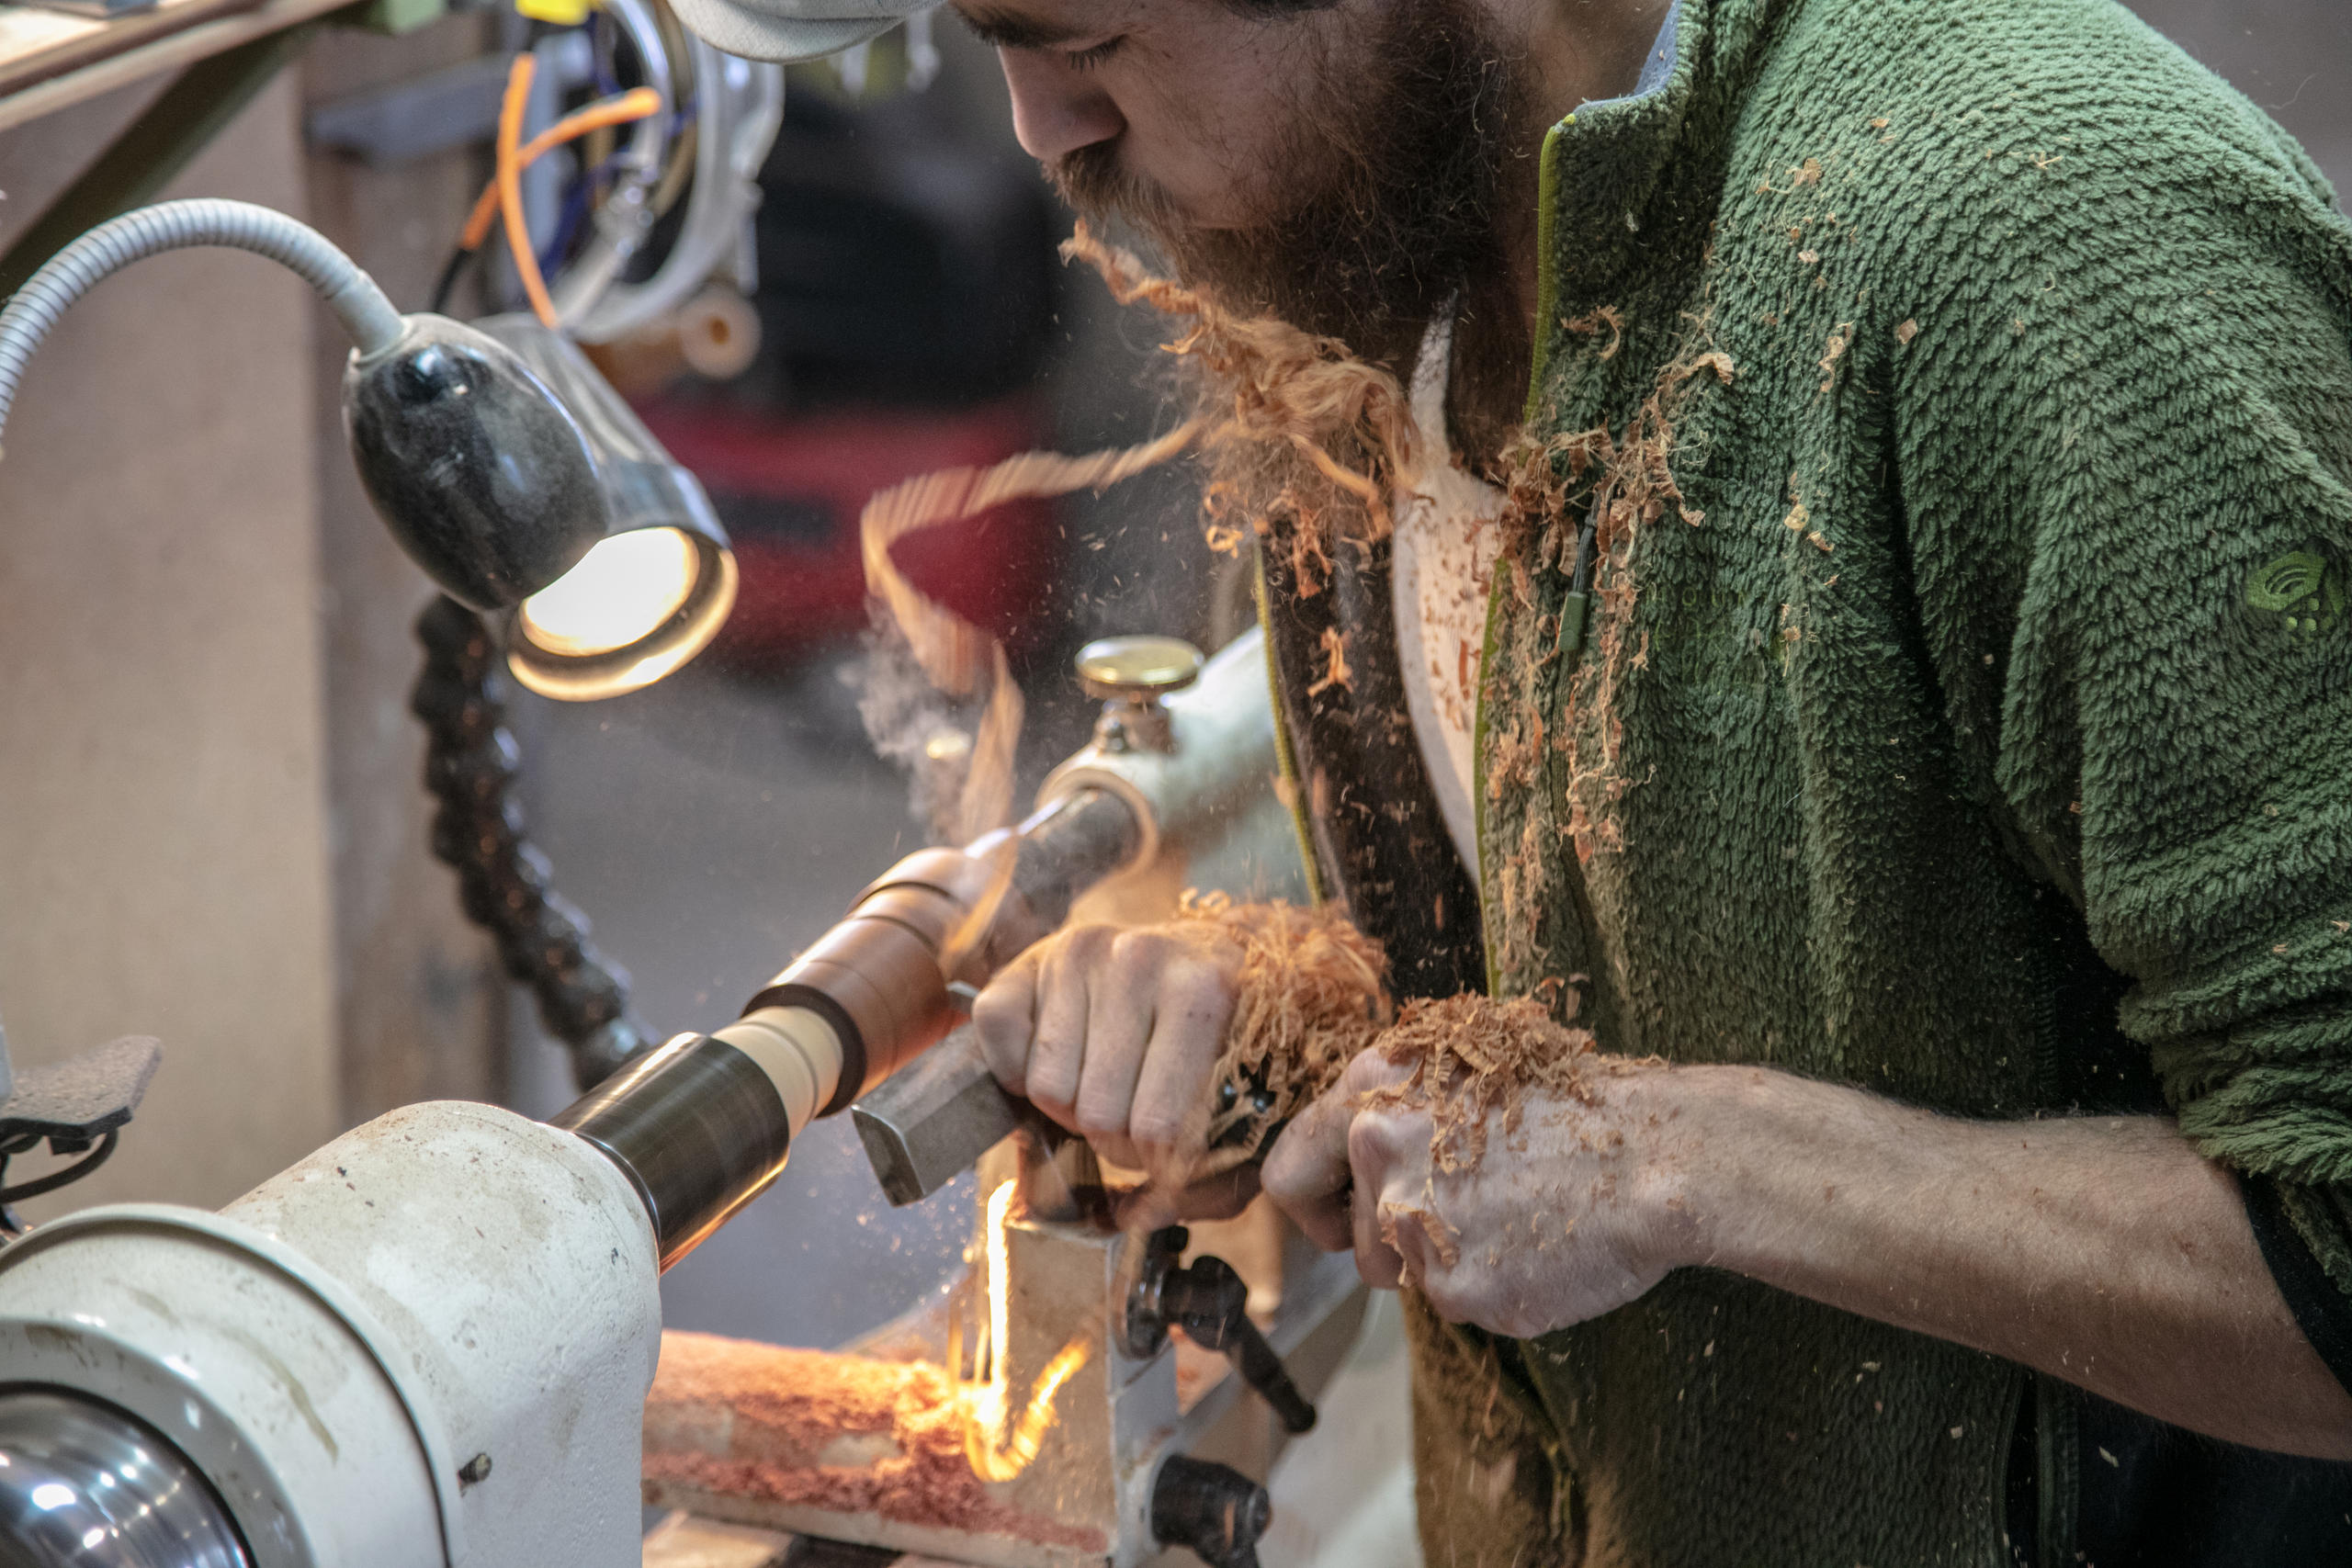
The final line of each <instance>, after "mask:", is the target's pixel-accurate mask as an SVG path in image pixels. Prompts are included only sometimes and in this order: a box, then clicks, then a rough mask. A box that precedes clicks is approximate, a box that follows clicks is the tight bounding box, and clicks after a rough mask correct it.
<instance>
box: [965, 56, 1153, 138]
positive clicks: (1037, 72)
mask: <svg viewBox="0 0 2352 1568" xmlns="http://www.w3.org/2000/svg"><path fill="white" fill-rule="evenodd" d="M997 59H998V60H1000V61H1001V62H1003V65H1004V85H1006V86H1007V87H1009V88H1011V89H1012V133H1013V134H1014V135H1015V136H1017V137H1019V138H1020V139H1021V146H1022V149H1023V151H1024V152H1027V153H1028V154H1029V155H1030V156H1031V157H1033V158H1035V159H1036V160H1037V161H1038V162H1039V163H1042V164H1051V163H1053V162H1055V161H1056V160H1057V159H1060V158H1064V157H1067V156H1069V154H1070V153H1072V152H1077V151H1078V150H1079V149H1080V148H1081V147H1091V146H1092V145H1093V144H1094V143H1096V142H1098V141H1110V140H1112V139H1113V138H1114V137H1115V136H1117V135H1118V134H1119V133H1120V132H1121V131H1123V130H1125V129H1126V127H1127V122H1126V120H1125V118H1123V117H1122V116H1121V115H1120V113H1119V108H1118V106H1117V105H1116V104H1114V103H1113V102H1112V101H1111V96H1110V95H1109V94H1108V93H1105V92H1104V91H1103V89H1102V88H1101V87H1099V86H1098V85H1095V84H1094V83H1093V82H1091V81H1090V80H1088V79H1087V77H1086V76H1085V75H1084V74H1083V73H1080V72H1078V71H1075V70H1072V69H1071V68H1070V67H1069V66H1068V65H1065V64H1063V63H1061V62H1059V61H1057V60H1056V59H1054V58H1053V57H1052V56H1051V55H1050V54H1048V53H1046V51H1042V50H1030V49H1001V50H998V51H997Z"/></svg>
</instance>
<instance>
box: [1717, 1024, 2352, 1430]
mask: <svg viewBox="0 0 2352 1568" xmlns="http://www.w3.org/2000/svg"><path fill="white" fill-rule="evenodd" d="M1685 1075H1687V1077H1685ZM1676 1076H1677V1077H1684V1082H1683V1083H1682V1084H1680V1085H1679V1086H1678V1089H1679V1092H1678V1093H1677V1094H1675V1096H1674V1097H1673V1098H1674V1100H1676V1102H1677V1103H1678V1104H1679V1105H1680V1106H1682V1107H1683V1108H1684V1110H1683V1115H1682V1117H1680V1118H1679V1120H1681V1121H1682V1122H1683V1123H1684V1125H1683V1128H1682V1131H1683V1133H1684V1134H1685V1136H1684V1137H1683V1138H1682V1139H1679V1140H1677V1141H1678V1142H1679V1144H1680V1145H1681V1147H1682V1149H1683V1150H1684V1156H1683V1158H1682V1160H1681V1161H1680V1162H1679V1163H1680V1169H1679V1178H1678V1179H1677V1181H1676V1183H1675V1184H1676V1185H1677V1186H1679V1187H1680V1188H1681V1190H1682V1201H1683V1203H1684V1204H1685V1205H1686V1207H1687V1211H1688V1213H1689V1214H1690V1216H1691V1221H1692V1223H1693V1224H1694V1226H1695V1229H1696V1232H1697V1235H1696V1237H1695V1241H1696V1245H1697V1246H1698V1247H1699V1248H1700V1249H1701V1250H1702V1252H1703V1253H1704V1254H1705V1256H1703V1257H1702V1258H1700V1259H1698V1260H1699V1261H1703V1262H1706V1263H1709V1264H1712V1265H1713V1266H1715V1267H1719V1268H1725V1269H1734V1270H1736V1271H1737V1272H1739V1273H1742V1274H1747V1275H1749V1276H1751V1277H1753V1278H1755V1279H1758V1280H1764V1281H1765V1282H1767V1283H1770V1284H1774V1285H1778V1286H1780V1287H1781V1288H1782V1289H1784V1290H1788V1291H1792V1292H1796V1293H1797V1294H1800V1295H1804V1296H1809V1297H1811V1298H1813V1299H1814V1300H1815V1301H1820V1302H1825V1303H1828V1304H1830V1305H1833V1306H1838V1307H1841V1308H1844V1309H1846V1310H1847V1311H1849V1312H1855V1313H1860V1314H1864V1315H1866V1316H1870V1317H1873V1318H1877V1319H1879V1320H1881V1321H1883V1322H1887V1323H1893V1324H1897V1325H1901V1326H1904V1327H1906V1328H1912V1329H1917V1330H1918V1331H1919V1332H1921V1333H1925V1334H1932V1335H1935V1336H1937V1337H1940V1338H1945V1339H1951V1340H1956V1341H1958V1342H1960V1343H1962V1344H1964V1345H1970V1346H1973V1347H1975V1348H1979V1349H1983V1350H1986V1351H1990V1352H1992V1353H1993V1354H1995V1355H1999V1356H2005V1357H2007V1358H2008V1359H2012V1360H2016V1361H2021V1362H2024V1363H2025V1364H2026V1365H2028V1366H2031V1367H2035V1368H2038V1369H2039V1370H2041V1371H2045V1372H2049V1373H2051V1374H2052V1375H2054V1376H2057V1377H2061V1378H2064V1379H2065V1380H2067V1381H2068V1382H2074V1383H2076V1384H2078V1385H2080V1386H2081V1387H2084V1388H2086V1389H2088V1390H2090V1391H2091V1392H2092V1393H2098V1394H2100V1395H2102V1396H2103V1397H2105V1398H2108V1399H2111V1400H2114V1401H2115V1402H2117V1403H2118V1404H2124V1405H2128V1406H2130V1407H2131V1408H2133V1409H2135V1410H2139V1411H2143V1412H2144V1413H2146V1414H2148V1415H2151V1416H2156V1417H2158V1418H2159V1419H2162V1420H2165V1421H2169V1422H2172V1423H2174V1424H2175V1425H2177V1426H2181V1427H2188V1428H2190V1429H2192V1430H2195V1431H2199V1432H2203V1433H2206V1434H2208V1435H2210V1436H2212V1437H2217V1438H2227V1439H2229V1440H2231V1441H2233V1442H2240V1443H2246V1444H2250V1445H2254V1446H2256V1447H2261V1448H2269V1449H2278V1450H2287V1451H2290V1452H2296V1453H2304V1454H2312V1455H2317V1456H2320V1457H2324V1458H2330V1459H2347V1458H2352V1395H2347V1394H2346V1392H2345V1390H2344V1388H2343V1386H2342V1385H2341V1384H2340V1383H2338V1382H2337V1381H2336V1380H2335V1376H2334V1375H2333V1374H2332V1373H2331V1372H2330V1371H2328V1369H2327V1367H2326V1365H2325V1364H2324V1362H2322V1361H2321V1360H2320V1359H2319V1357H2318V1355H2317V1353H2316V1352H2314V1351H2313V1350H2312V1348H2311V1345H2310V1343H2309V1341H2308V1340H2306V1339H2305V1338H2304V1337H2303V1335H2302V1332H2301V1329H2300V1328H2298V1327H2297V1325H2296V1324H2295V1321H2294V1319H2293V1316H2292V1315H2291V1314H2290V1313H2289V1311H2288V1309H2287V1305H2286V1303H2285V1301H2284V1300H2283V1299H2282V1298H2281V1297H2280V1295H2279V1293H2278V1286H2277V1284H2276V1282H2275V1281H2274V1280H2272V1278H2271V1275H2270V1271H2269V1269H2267V1267H2266V1266H2265V1264H2264V1262H2263V1259H2262V1255H2261V1252H2260V1249H2259V1247H2258V1246H2257V1245H2256V1241H2255V1237H2254V1233H2253V1230H2252V1227H2251V1225H2250V1224H2248V1222H2247V1220H2246V1216H2245V1205H2244V1202H2243V1201H2242V1199H2241V1198H2240V1196H2239V1194H2238V1191H2237V1188H2236V1184H2235V1182H2234V1181H2233V1179H2232V1178H2231V1177H2230V1176H2229V1174H2228V1173H2227V1172H2225V1171H2223V1170H2222V1169H2221V1168H2218V1167H2216V1166H2214V1165H2213V1164H2212V1163H2211V1161H2209V1160H2207V1159H2205V1158H2204V1157H2202V1156H2199V1154H2198V1153H2197V1151H2196V1149H2195V1148H2194V1147H2192V1146H2191V1145H2189V1144H2188V1141H2187V1140H2185V1139H2183V1138H2182V1137H2181V1136H2180V1134H2178V1132H2177V1130H2175V1128H2174V1126H2173V1124H2172V1123H2171V1122H2169V1121H2166V1120H2165V1119H2162V1118H2158V1117H2134V1118H2127V1119H2111V1118H2110V1119H2098V1120H2089V1119H2073V1120H2051V1121H2039V1122H1961V1121H1954V1120H1952V1119H1950V1118H1947V1117H1940V1116H1936V1115H1933V1114H1930V1113H1928V1112H1926V1111H1915V1110H1912V1109H1909V1108H1907V1107H1904V1106H1900V1105H1896V1104H1894V1103H1893V1102H1892V1101H1889V1100H1881V1099H1878V1098H1876V1097H1874V1096H1871V1095H1869V1094H1866V1093H1864V1092H1862V1091H1860V1090H1857V1089H1845V1088H1842V1087H1839V1086H1836V1085H1830V1084H1820V1083H1815V1082H1811V1081H1809V1080H1805V1079H1801V1078H1796V1077H1790V1076H1788V1075H1786V1074H1782V1073H1777V1072H1770V1071H1764V1070H1759V1069H1754V1068H1747V1067H1694V1068H1686V1069H1679V1070H1678V1072H1677V1074H1676Z"/></svg>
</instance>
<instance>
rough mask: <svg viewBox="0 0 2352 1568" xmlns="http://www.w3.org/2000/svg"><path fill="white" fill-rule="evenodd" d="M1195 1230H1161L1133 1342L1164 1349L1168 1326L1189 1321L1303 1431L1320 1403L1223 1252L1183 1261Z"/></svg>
mask: <svg viewBox="0 0 2352 1568" xmlns="http://www.w3.org/2000/svg"><path fill="white" fill-rule="evenodd" d="M1188 1239H1189V1238H1188V1235H1187V1234H1186V1232H1185V1230H1184V1227H1183V1226H1182V1225H1170V1226H1169V1227H1168V1228H1167V1229H1165V1230H1161V1231H1156V1232H1154V1233H1153V1234H1152V1235H1151V1237H1150V1239H1149V1241H1148V1243H1147V1244H1146V1245H1147V1247H1148V1250H1147V1251H1146V1253H1145V1257H1144V1266H1143V1269H1141V1271H1140V1272H1139V1273H1138V1274H1137V1276H1136V1283H1135V1288H1134V1290H1133V1292H1131V1293H1130V1294H1129V1296H1128V1298H1127V1323H1126V1330H1127V1334H1126V1337H1127V1349H1128V1350H1129V1352H1131V1353H1132V1354H1134V1355H1137V1356H1152V1355H1157V1354H1158V1353H1159V1348H1160V1346H1161V1345H1163V1344H1165V1343H1166V1342H1167V1338H1168V1330H1169V1329H1170V1328H1171V1327H1174V1328H1181V1329H1182V1330H1183V1331H1184V1335H1185V1337H1187V1338H1189V1339H1191V1340H1192V1341H1193V1343H1194V1344H1196V1345H1199V1346H1200V1347H1201V1348H1204V1349H1208V1350H1216V1351H1221V1352H1223V1353H1224V1355H1225V1356H1226V1358H1227V1359H1228V1360H1230V1361H1231V1362H1232V1363H1233V1369H1234V1371H1237V1372H1238V1373H1239V1374H1240V1375H1241V1381H1242V1382H1246V1383H1248V1384H1249V1385H1250V1387H1251V1388H1254V1389H1256V1390H1257V1391H1258V1393H1260V1394H1261V1396H1262V1397H1263V1398H1264V1399H1265V1401H1266V1403H1267V1404H1270V1405H1272V1406H1273V1410H1274V1414H1275V1415H1276V1416H1280V1417H1281V1418H1282V1424H1283V1430H1285V1431H1287V1432H1289V1433H1291V1434H1292V1435H1294V1436H1295V1435H1297V1434H1298V1433H1301V1432H1305V1431H1308V1430H1310V1429H1312V1428H1313V1427H1314V1425H1315V1406H1314V1405H1312V1404H1308V1403H1307V1402H1306V1395H1305V1394H1303V1393H1299V1391H1298V1385H1297V1384H1296V1383H1295V1382H1292V1381H1291V1376H1290V1372H1289V1371H1288V1369H1286V1368H1285V1367H1283V1361H1282V1358H1281V1357H1280V1356H1277V1355H1275V1354H1274V1348H1273V1347H1272V1345H1269V1344H1267V1343H1266V1337H1265V1336H1264V1335H1262V1334H1261V1333H1259V1332H1258V1325H1256V1324H1254V1323H1252V1322H1250V1286H1249V1284H1248V1282H1247V1281H1245V1280H1243V1279H1242V1278H1241V1276H1240V1275H1239V1274H1238V1273H1236V1272H1234V1269H1233V1266H1232V1265H1231V1264H1229V1263H1227V1262H1226V1260H1225V1259H1224V1258H1194V1259H1193V1261H1192V1263H1191V1264H1190V1265H1189V1266H1188V1267H1184V1268H1179V1267H1178V1266H1177V1263H1176V1260H1177V1259H1178V1258H1181V1257H1182V1256H1183V1252H1184V1247H1185V1246H1186V1244H1187V1241H1188Z"/></svg>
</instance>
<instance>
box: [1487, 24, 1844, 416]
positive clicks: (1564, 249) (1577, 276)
mask: <svg viewBox="0 0 2352 1568" xmlns="http://www.w3.org/2000/svg"><path fill="white" fill-rule="evenodd" d="M1797 4H1798V0H1679V3H1678V4H1677V5H1676V6H1674V8H1673V9H1672V11H1670V12H1669V13H1668V17H1667V19H1666V23H1665V25H1664V27H1663V28H1661V29H1660V30H1659V34H1658V41H1657V45H1656V46H1654V47H1653V48H1652V51H1651V52H1650V55H1649V57H1648V59H1647V61H1646V62H1645V65H1644V68H1643V73H1642V80H1641V85H1639V86H1638V87H1637V88H1636V89H1635V91H1634V92H1633V93H1632V94H1630V95H1628V96H1624V97H1622V98H1607V99H1601V100H1598V101H1595V102H1590V103H1586V104H1582V105H1579V106H1578V107H1577V108H1576V110H1575V111H1574V112H1572V113H1571V114H1569V115H1568V116H1567V117H1566V118H1564V119H1562V120H1561V121H1560V122H1559V123H1558V124H1557V125H1555V126H1554V127H1552V129H1551V130H1549V131H1548V132H1546V133H1545V135H1544V152H1543V163H1542V165H1541V170H1542V173H1541V181H1540V185H1539V187H1538V188H1539V196H1538V201H1539V204H1540V205H1539V209H1538V214H1537V237H1536V246H1537V253H1536V268H1537V299H1538V300H1539V305H1538V310H1537V315H1536V333H1535V345H1534V346H1535V361H1534V376H1533V378H1532V382H1531V385H1530V389H1529V399H1528V418H1529V419H1530V421H1531V422H1532V421H1535V420H1537V419H1538V418H1539V417H1540V416H1541V415H1542V414H1543V413H1544V407H1543V404H1544V397H1545V395H1546V380H1547V378H1546V372H1547V370H1548V369H1549V368H1550V367H1551V366H1552V365H1553V363H1554V362H1555V358H1556V357H1557V354H1558V350H1559V348H1560V346H1561V340H1562V338H1563V336H1564V334H1566V333H1567V331H1568V328H1567V326H1566V323H1567V322H1568V321H1575V320H1577V318H1579V317H1582V316H1584V315H1585V314H1587V313H1588V312H1589V311H1591V310H1596V309H1599V308H1600V307H1601V306H1604V305H1612V304H1623V303H1624V301H1625V297H1626V296H1627V294H1628V293H1630V292H1632V291H1634V289H1635V288H1637V287H1638V285H1639V282H1640V280H1641V279H1642V278H1643V276H1645V275H1651V276H1654V275H1655V272H1656V270H1657V269H1658V268H1660V267H1661V266H1667V265H1676V266H1679V265H1688V266H1690V267H1691V268H1694V269H1695V267H1696V265H1697V264H1698V262H1699V261H1700V259H1701V257H1702V255H1703V254H1704V251H1705V248H1706V238H1707V231H1708V229H1709V227H1710V225H1711V224H1712V223H1713V217H1714V212H1715V209H1716V206H1717V204H1718V202H1719V200H1720V197H1721V196H1722V191H1723V178H1724V163H1725V158H1726V154H1727V149H1728V146H1729V143H1730V140H1731V136H1730V132H1731V127H1732V123H1733V121H1734V119H1735V118H1736V116H1737V115H1738V112H1739V109H1740V107H1741V105H1742V104H1743V103H1744V101H1745V100H1746V98H1747V93H1748V90H1749V88H1750V87H1751V86H1753V85H1754V83H1755V80H1756V78H1757V76H1758V73H1760V72H1761V71H1762V69H1763V64H1764V61H1765V58H1766V55H1767V52H1768V48H1769V45H1770V39H1771V37H1772V35H1773V33H1774V31H1775V30H1776V28H1778V27H1779V25H1780V24H1781V22H1782V21H1783V20H1784V19H1785V18H1786V17H1787V16H1788V14H1790V13H1792V12H1793V11H1794V10H1795V9H1796V6H1797Z"/></svg>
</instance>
